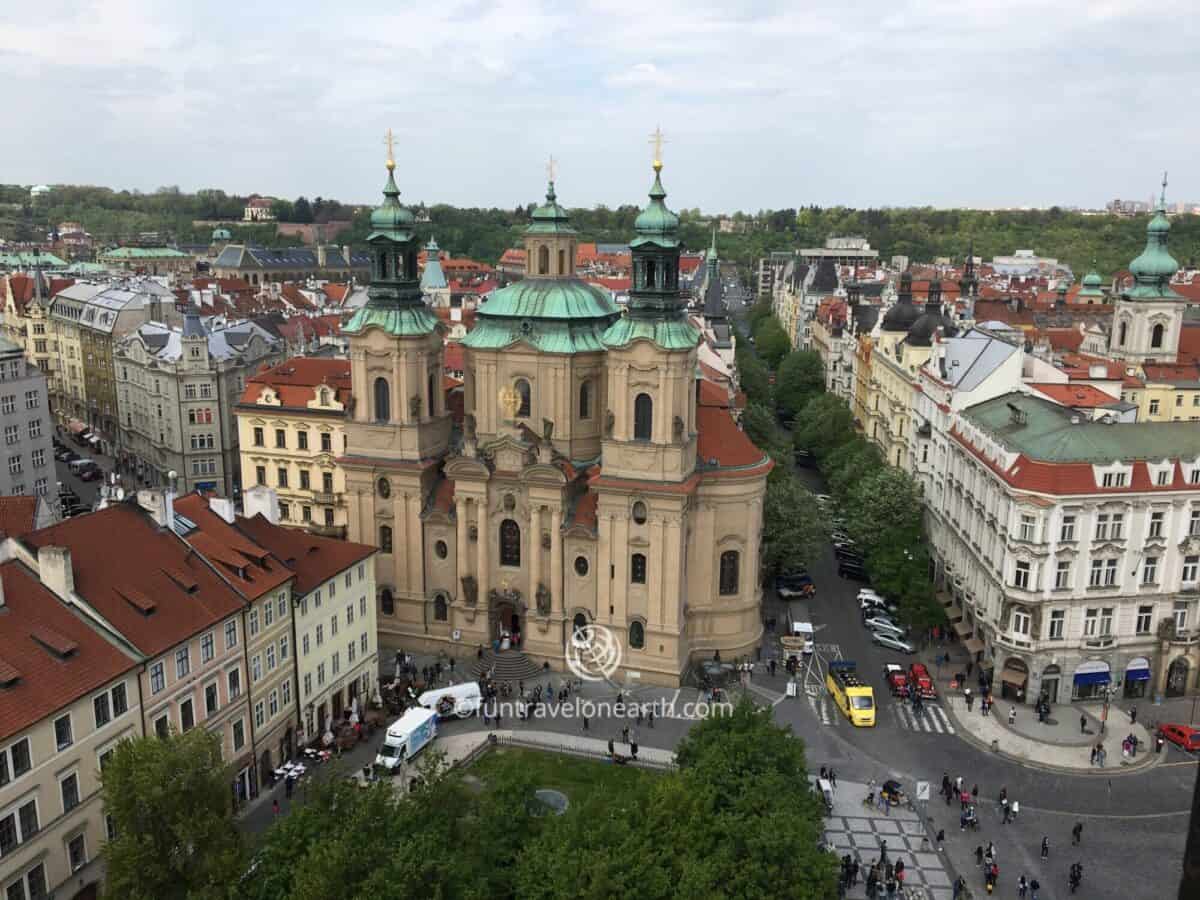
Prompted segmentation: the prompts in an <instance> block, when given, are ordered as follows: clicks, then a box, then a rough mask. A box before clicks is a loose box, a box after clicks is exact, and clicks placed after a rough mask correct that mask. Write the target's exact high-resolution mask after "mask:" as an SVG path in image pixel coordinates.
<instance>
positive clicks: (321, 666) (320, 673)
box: [317, 663, 325, 687]
mask: <svg viewBox="0 0 1200 900" xmlns="http://www.w3.org/2000/svg"><path fill="white" fill-rule="evenodd" d="M324 684H325V663H318V665H317V687H323V686H324Z"/></svg>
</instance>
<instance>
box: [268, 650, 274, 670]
mask: <svg viewBox="0 0 1200 900" xmlns="http://www.w3.org/2000/svg"><path fill="white" fill-rule="evenodd" d="M267 671H268V672H274V671H275V645H274V644H269V645H267Z"/></svg>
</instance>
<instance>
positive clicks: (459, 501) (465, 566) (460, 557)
mask: <svg viewBox="0 0 1200 900" xmlns="http://www.w3.org/2000/svg"><path fill="white" fill-rule="evenodd" d="M454 525H455V536H454V541H455V547H454V561H455V563H456V564H457V565H456V570H457V573H458V584H457V585H455V588H454V593H455V595H456V596H461V594H459V592H460V591H461V590H462V579H463V577H464V576H465V575H466V574H467V572H468V571H469V570H470V560H469V559H468V558H467V555H468V553H469V552H470V551H469V550H468V548H467V501H466V500H465V499H464V498H462V497H455V498H454Z"/></svg>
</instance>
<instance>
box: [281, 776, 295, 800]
mask: <svg viewBox="0 0 1200 900" xmlns="http://www.w3.org/2000/svg"><path fill="white" fill-rule="evenodd" d="M295 786H296V779H295V778H293V777H292V775H291V774H290V773H289V774H288V776H287V778H285V779H283V794H284V796H285V797H287V799H289V800H291V799H292V790H293V788H295Z"/></svg>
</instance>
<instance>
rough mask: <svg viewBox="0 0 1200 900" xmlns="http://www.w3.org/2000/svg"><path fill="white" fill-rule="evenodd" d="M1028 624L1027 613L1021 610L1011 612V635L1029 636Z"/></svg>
mask: <svg viewBox="0 0 1200 900" xmlns="http://www.w3.org/2000/svg"><path fill="white" fill-rule="evenodd" d="M1029 624H1030V617H1029V613H1027V612H1026V611H1025V610H1023V609H1015V610H1013V616H1012V630H1013V634H1022V635H1028V634H1029Z"/></svg>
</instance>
